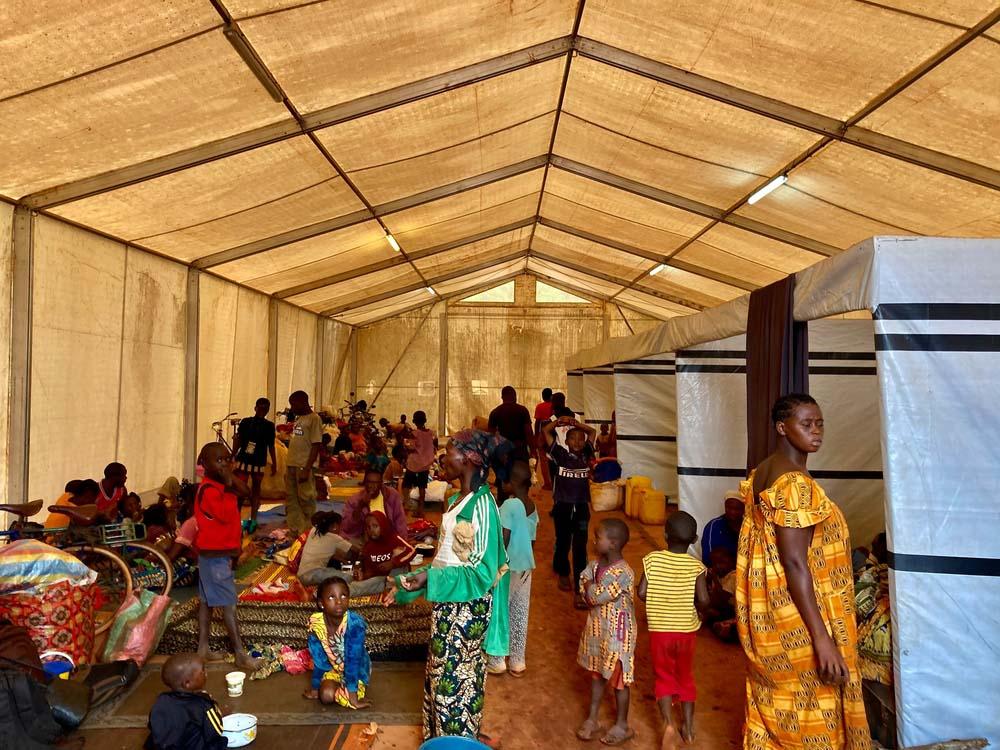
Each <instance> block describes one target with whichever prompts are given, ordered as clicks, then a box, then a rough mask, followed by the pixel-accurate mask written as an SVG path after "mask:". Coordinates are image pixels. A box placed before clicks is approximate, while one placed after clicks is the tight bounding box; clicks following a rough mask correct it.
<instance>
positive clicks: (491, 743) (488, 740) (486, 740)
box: [476, 732, 500, 750]
mask: <svg viewBox="0 0 1000 750" xmlns="http://www.w3.org/2000/svg"><path fill="white" fill-rule="evenodd" d="M476 739H477V740H479V741H480V742H482V743H483V744H484V745H486V747H491V748H493V750H500V738H499V737H491V736H490V735H488V734H483V733H482V732H480V733H479V734H477V735H476Z"/></svg>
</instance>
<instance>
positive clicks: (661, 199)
mask: <svg viewBox="0 0 1000 750" xmlns="http://www.w3.org/2000/svg"><path fill="white" fill-rule="evenodd" d="M551 164H552V166H553V167H556V168H558V169H562V170H564V171H566V172H570V173H571V174H575V175H577V176H579V177H586V178H588V179H590V180H594V181H595V182H600V183H602V184H604V185H608V186H610V187H613V188H618V189H619V190H624V191H625V192H627V193H632V194H633V195H638V196H641V197H643V198H648V199H650V200H652V201H656V202H657V203H662V204H664V205H667V206H673V207H674V208H680V209H682V210H684V211H688V212H690V213H693V214H697V215H698V216H704V217H705V218H708V219H712V220H713V221H721V222H724V223H726V224H731V225H733V226H734V227H739V228H740V229H746V230H747V231H749V232H753V233H754V234H759V235H761V236H762V237H769V238H771V239H772V240H779V241H780V242H785V243H787V244H789V245H794V246H795V247H798V248H801V249H803V250H809V251H810V252H813V253H819V254H820V255H823V256H828V257H829V256H832V255H836V254H837V253H839V252H840V248H837V247H833V246H832V245H827V244H826V243H824V242H819V241H818V240H813V239H809V238H808V237H803V236H802V235H800V234H795V233H794V232H788V231H786V230H784V229H778V228H777V227H772V226H770V225H768V224H764V223H763V222H760V221H756V220H755V219H749V218H747V217H745V216H735V215H729V216H727V215H726V212H725V211H724V210H723V209H721V208H716V207H715V206H709V205H708V204H707V203H701V202H700V201H696V200H692V199H690V198H685V197H683V196H680V195H675V194H673V193H668V192H667V191H666V190H660V189H659V188H655V187H650V186H649V185H644V184H642V183H641V182H636V181H635V180H630V179H628V178H627V177H620V176H619V175H616V174H612V173H611V172H605V171H604V170H602V169H597V168H596V167H591V166H589V165H587V164H581V163H580V162H577V161H573V160H572V159H566V158H565V157H562V156H553V157H552V158H551Z"/></svg>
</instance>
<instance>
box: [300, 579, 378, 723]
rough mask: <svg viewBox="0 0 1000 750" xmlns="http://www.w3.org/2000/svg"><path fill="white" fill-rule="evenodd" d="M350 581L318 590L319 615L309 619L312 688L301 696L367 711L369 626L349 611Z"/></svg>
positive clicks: (322, 585)
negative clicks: (366, 643)
mask: <svg viewBox="0 0 1000 750" xmlns="http://www.w3.org/2000/svg"><path fill="white" fill-rule="evenodd" d="M350 604H351V590H350V588H349V587H348V585H347V581H344V580H342V579H340V578H327V579H326V580H325V581H322V582H321V583H320V584H319V586H317V587H316V606H318V607H319V610H320V611H319V612H316V613H314V614H313V615H312V616H311V617H310V618H309V653H310V654H311V655H312V660H313V673H312V685H311V686H310V688H309V689H308V690H306V691H305V692H304V693H303V694H302V696H303V697H304V698H307V699H309V700H316V699H319V702H320V703H323V704H327V705H329V704H334V703H335V704H337V705H338V706H343V707H344V708H367V707H368V706H369V705H371V704H370V703H369V702H368V701H366V700H365V690H366V689H367V687H368V681H369V677H370V675H371V658H370V657H369V656H368V651H367V649H365V634H366V633H367V631H368V624H367V623H366V622H365V619H364V618H363V617H362V616H361V615H359V614H358V613H357V612H352V611H351V610H350V609H348V607H350Z"/></svg>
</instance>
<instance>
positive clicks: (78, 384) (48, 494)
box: [28, 217, 186, 502]
mask: <svg viewBox="0 0 1000 750" xmlns="http://www.w3.org/2000/svg"><path fill="white" fill-rule="evenodd" d="M34 226H35V229H34V267H33V284H34V289H33V310H32V355H31V356H32V359H31V393H32V401H31V416H30V425H31V426H30V446H31V454H30V456H29V478H28V494H29V497H33V498H34V497H40V498H43V499H45V500H46V501H49V502H50V501H52V500H54V499H55V498H56V497H58V496H59V495H60V494H61V493H62V488H63V485H64V484H65V483H66V482H67V481H68V480H69V479H73V478H86V477H95V478H100V476H101V475H102V472H103V469H104V466H105V465H106V464H107V463H109V462H111V461H115V460H120V461H122V462H124V463H126V465H127V466H128V468H129V485H130V487H131V488H133V489H135V490H138V491H144V490H148V489H152V488H154V487H156V486H158V482H160V481H162V480H163V478H165V477H166V476H168V475H170V474H176V473H178V472H179V471H180V470H181V465H182V462H183V444H182V437H181V436H182V434H183V430H182V415H183V411H184V408H183V383H184V345H185V334H186V323H185V303H186V285H185V284H186V271H185V269H184V268H183V267H181V266H179V265H177V264H174V263H172V262H170V261H165V260H162V259H160V258H155V257H153V256H151V255H149V254H147V253H144V252H142V251H140V250H135V249H133V248H127V247H126V246H125V245H123V244H121V243H117V242H114V241H111V240H108V239H105V238H103V237H99V236H97V235H95V234H92V233H90V232H87V231H84V230H81V229H77V228H75V227H72V226H69V225H67V224H63V223H61V222H57V221H54V220H51V219H48V218H46V217H36V219H35V225H34Z"/></svg>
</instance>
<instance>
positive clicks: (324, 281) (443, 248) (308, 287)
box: [274, 217, 535, 299]
mask: <svg viewBox="0 0 1000 750" xmlns="http://www.w3.org/2000/svg"><path fill="white" fill-rule="evenodd" d="M534 223H535V218H534V217H531V218H528V219H522V220H521V221H515V222H514V223H513V224H506V225H504V226H502V227H497V228H496V229H488V230H487V231H485V232H479V233H478V234H472V235H469V236H468V237H463V238H461V239H458V240H454V241H452V242H445V243H443V244H441V245H435V246H434V247H428V248H425V249H424V250H413V251H411V252H409V253H407V255H408V256H409V258H410V260H411V261H417V260H421V259H423V258H430V257H433V256H435V255H439V254H440V253H446V252H448V251H449V250H456V249H458V248H460V247H465V246H466V245H471V244H473V243H475V242H481V241H483V240H487V239H490V238H491V237H496V236H498V235H501V234H506V233H507V232H514V231H516V230H518V229H524V228H525V227H530V226H531V225H533V224H534ZM404 265H406V258H404V257H402V256H401V255H396V256H394V257H392V258H388V259H386V260H380V261H378V262H376V263H369V264H368V265H366V266H361V267H360V268H355V269H354V270H351V271H344V272H342V273H337V274H333V275H332V276H324V277H323V278H321V279H316V280H315V281H309V282H307V283H305V284H299V285H298V286H293V287H289V288H288V289H282V290H281V291H278V292H275V293H274V296H275V297H277V298H278V299H288V298H289V297H294V296H295V295H297V294H305V293H306V292H312V291H314V290H316V289H322V288H323V287H325V286H331V285H332V284H339V283H340V282H341V281H350V280H351V279H356V278H358V277H359V276H365V275H366V274H369V273H375V272H377V271H385V270H386V269H389V268H395V267H396V266H404Z"/></svg>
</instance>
